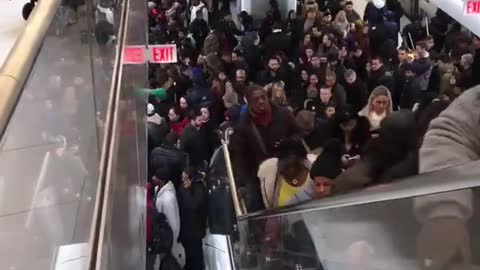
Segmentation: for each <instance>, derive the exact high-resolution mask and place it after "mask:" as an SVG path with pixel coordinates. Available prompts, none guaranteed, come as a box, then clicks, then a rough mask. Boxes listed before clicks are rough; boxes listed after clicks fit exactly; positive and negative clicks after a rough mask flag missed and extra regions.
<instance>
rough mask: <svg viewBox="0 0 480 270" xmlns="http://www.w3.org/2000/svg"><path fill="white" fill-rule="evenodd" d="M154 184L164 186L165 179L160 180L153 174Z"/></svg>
mask: <svg viewBox="0 0 480 270" xmlns="http://www.w3.org/2000/svg"><path fill="white" fill-rule="evenodd" d="M152 184H153V185H154V186H162V185H163V181H162V180H160V179H159V178H158V177H156V176H152Z"/></svg>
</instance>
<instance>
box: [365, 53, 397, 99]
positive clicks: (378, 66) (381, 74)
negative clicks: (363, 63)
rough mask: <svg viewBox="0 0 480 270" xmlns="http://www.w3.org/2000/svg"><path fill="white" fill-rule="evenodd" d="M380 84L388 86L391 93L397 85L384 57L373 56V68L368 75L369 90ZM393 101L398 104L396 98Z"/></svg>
mask: <svg viewBox="0 0 480 270" xmlns="http://www.w3.org/2000/svg"><path fill="white" fill-rule="evenodd" d="M380 85H383V86H385V87H387V88H388V90H389V91H390V93H392V92H393V89H394V87H395V82H394V81H393V76H392V74H391V72H390V71H389V70H388V69H387V67H386V66H385V65H384V64H383V60H382V58H381V57H372V60H371V70H370V72H369V76H368V91H369V92H371V91H373V89H375V88H376V87H377V86H380ZM392 97H393V95H392ZM393 102H394V104H396V102H395V100H394V101H393Z"/></svg>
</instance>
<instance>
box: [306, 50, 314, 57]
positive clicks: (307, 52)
mask: <svg viewBox="0 0 480 270" xmlns="http://www.w3.org/2000/svg"><path fill="white" fill-rule="evenodd" d="M305 55H306V56H307V58H308V59H310V58H311V57H312V55H313V50H312V49H306V50H305Z"/></svg>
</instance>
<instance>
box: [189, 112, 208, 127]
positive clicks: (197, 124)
mask: <svg viewBox="0 0 480 270" xmlns="http://www.w3.org/2000/svg"><path fill="white" fill-rule="evenodd" d="M192 122H193V125H194V126H195V127H197V128H199V127H201V126H202V125H203V123H204V122H205V120H204V117H203V113H202V115H200V116H197V117H195V119H194V120H193V121H192Z"/></svg>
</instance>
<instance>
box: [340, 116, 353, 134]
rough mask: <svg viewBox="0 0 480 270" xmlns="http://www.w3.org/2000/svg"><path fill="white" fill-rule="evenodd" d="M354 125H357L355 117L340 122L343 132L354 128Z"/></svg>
mask: <svg viewBox="0 0 480 270" xmlns="http://www.w3.org/2000/svg"><path fill="white" fill-rule="evenodd" d="M356 126H357V120H355V119H350V120H348V121H347V122H345V123H341V124H340V128H341V129H342V130H343V131H344V132H351V131H353V130H354V129H355V127H356Z"/></svg>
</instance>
